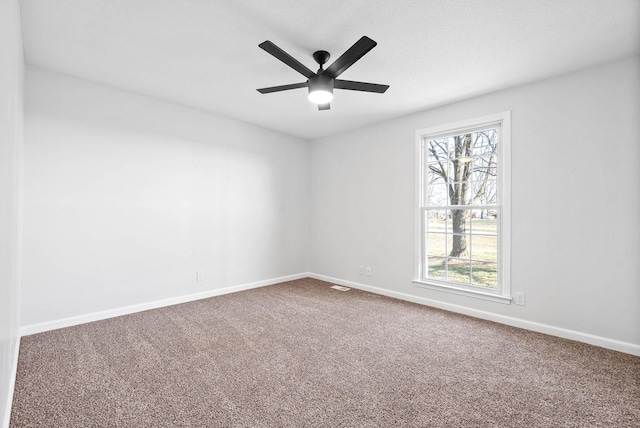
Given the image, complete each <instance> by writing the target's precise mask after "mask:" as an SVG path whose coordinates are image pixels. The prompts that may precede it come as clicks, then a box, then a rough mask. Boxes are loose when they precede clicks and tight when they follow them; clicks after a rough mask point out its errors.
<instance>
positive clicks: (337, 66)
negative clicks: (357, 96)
mask: <svg viewBox="0 0 640 428" xmlns="http://www.w3.org/2000/svg"><path fill="white" fill-rule="evenodd" d="M376 45H377V43H376V42H374V41H373V40H371V39H370V38H368V37H367V36H362V37H361V38H360V40H358V41H357V42H355V44H354V45H353V46H351V47H350V48H349V49H347V51H346V52H345V53H343V54H342V56H340V58H338V59H337V60H335V61H334V62H333V64H331V65H330V66H329V67H327V69H326V70H325V71H324V73H323V74H328V75H329V76H331V77H333V78H336V77H338V76H339V75H341V74H342V73H343V72H344V71H345V70H346V69H347V68H349V67H351V66H352V65H353V63H355V62H356V61H357V60H359V59H360V58H362V57H363V56H364V55H365V54H366V53H367V52H369V51H370V50H371V49H373V48H375V47H376Z"/></svg>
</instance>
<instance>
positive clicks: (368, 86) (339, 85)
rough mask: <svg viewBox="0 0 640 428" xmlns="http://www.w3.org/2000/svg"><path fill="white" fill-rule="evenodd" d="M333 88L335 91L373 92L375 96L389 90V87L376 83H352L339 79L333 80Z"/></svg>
mask: <svg viewBox="0 0 640 428" xmlns="http://www.w3.org/2000/svg"><path fill="white" fill-rule="evenodd" d="M333 87H334V88H336V89H348V90H351V91H363V92H375V93H377V94H384V92H385V91H386V90H387V89H389V85H379V84H377V83H366V82H354V81H352V80H340V79H336V80H334V82H333Z"/></svg>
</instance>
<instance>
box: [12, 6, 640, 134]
mask: <svg viewBox="0 0 640 428" xmlns="http://www.w3.org/2000/svg"><path fill="white" fill-rule="evenodd" d="M21 9H22V25H23V33H24V51H25V60H26V62H27V63H28V64H32V65H36V66H40V67H45V68H48V69H51V70H54V71H58V72H62V73H67V74H70V75H74V76H77V77H80V78H84V79H88V80H91V81H95V82H98V83H103V84H107V85H111V86H114V87H118V88H122V89H125V90H130V91H133V92H138V93H142V94H147V95H151V96H154V97H158V98H162V99H165V100H170V101H173V102H176V103H179V104H183V105H186V106H191V107H195V108H199V109H203V110H207V111H211V112H214V113H218V114H222V115H224V116H228V117H233V118H236V119H240V120H243V121H246V122H250V123H254V124H257V125H260V126H264V127H267V128H271V129H274V130H278V131H281V132H284V133H287V134H291V135H295V136H298V137H302V138H305V139H316V138H320V137H324V136H328V135H332V134H336V133H340V132H344V131H347V130H350V129H354V128H358V127H361V126H365V125H367V124H370V123H373V122H379V121H381V120H385V119H389V118H393V117H398V116H402V115H405V114H408V113H411V112H415V111H418V110H423V109H426V108H429V107H434V106H436V105H441V104H445V103H449V102H452V101H455V100H460V99H464V98H469V97H472V96H475V95H479V94H483V93H487V92H491V91H495V90H499V89H502V88H506V87H510V86H514V85H519V84H522V83H526V82H531V81H535V80H539V79H543V78H546V77H550V76H554V75H558V74H563V73H567V72H571V71H574V70H578V69H580V68H584V67H588V66H592V65H596V64H600V63H605V62H609V61H613V60H615V59H619V58H624V57H628V56H632V55H637V54H638V53H640V0H422V1H419V0H396V1H390V0H323V1H317V0H314V1H301V0H269V1H266V0H233V1H224V0H189V1H185V0H55V1H53V0H22V1H21ZM363 35H366V36H369V37H371V38H372V39H373V40H375V41H376V42H378V46H377V47H376V48H374V49H373V50H372V51H371V52H369V53H368V54H367V55H365V56H364V57H363V58H362V59H361V60H360V61H358V62H357V63H356V64H354V65H353V66H352V67H351V68H350V69H349V70H347V71H346V72H344V74H342V75H341V78H342V79H347V80H358V81H365V82H373V83H382V84H389V85H391V87H390V89H389V90H388V91H387V92H386V93H385V94H382V95H380V94H369V93H362V92H354V91H343V90H336V91H335V99H334V101H333V103H332V104H331V110H329V111H318V110H317V109H316V107H315V105H313V104H311V103H310V102H309V101H308V100H307V97H306V95H307V94H306V89H296V90H291V91H287V92H280V93H274V94H268V95H262V94H260V93H258V92H257V91H256V88H261V87H267V86H276V85H282V84H287V83H296V82H303V81H305V78H304V77H302V76H301V75H300V74H298V73H297V72H296V71H294V70H292V69H290V68H288V67H287V66H286V65H284V64H283V63H281V62H280V61H278V60H277V59H275V58H274V57H272V56H271V55H269V54H267V53H266V52H264V51H263V50H262V49H259V48H258V44H259V43H261V42H263V41H265V40H271V41H272V42H274V43H275V44H277V45H278V46H279V47H280V48H282V49H284V50H285V51H287V52H288V53H289V54H291V55H293V56H294V57H295V58H297V59H298V60H299V61H301V62H302V63H304V64H305V65H306V66H307V67H309V68H311V69H312V70H316V69H317V65H316V64H315V62H314V61H313V58H312V57H311V54H312V53H313V52H314V51H316V50H320V49H323V50H327V51H329V52H330V53H331V54H332V59H330V60H329V63H331V62H332V61H333V60H334V59H336V58H337V57H338V56H340V55H341V54H342V53H343V52H344V51H345V50H346V49H347V48H349V47H350V46H351V45H352V44H353V43H355V42H356V40H358V39H359V38H360V37H361V36H363Z"/></svg>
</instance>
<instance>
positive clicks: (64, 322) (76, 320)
mask: <svg viewBox="0 0 640 428" xmlns="http://www.w3.org/2000/svg"><path fill="white" fill-rule="evenodd" d="M308 276H309V275H308V274H307V273H306V272H303V273H298V274H294V275H288V276H281V277H279V278H272V279H266V280H263V281H257V282H251V283H248V284H241V285H234V286H230V287H225V288H217V289H213V290H208V291H203V292H201V293H194V294H187V295H184V296H178V297H171V298H168V299H162V300H156V301H153V302H147V303H141V304H138V305H131V306H125V307H122V308H116V309H109V310H106V311H100V312H94V313H90V314H85V315H78V316H75V317H69V318H62V319H59V320H54V321H47V322H43V323H38V324H31V325H26V326H22V327H20V336H28V335H30V334H36V333H42V332H45V331H49V330H56V329H59V328H64V327H71V326H74V325H78V324H84V323H88V322H93V321H99V320H103V319H107V318H113V317H118V316H121V315H128V314H133V313H136V312H142V311H147V310H149V309H157V308H162V307H165V306H171V305H177V304H180V303H186V302H192V301H194V300H200V299H206V298H208V297H214V296H220V295H223V294H230V293H236V292H238V291H244V290H250V289H252V288H259V287H264V286H267V285H273V284H278V283H281V282H287V281H293V280H296V279H301V278H306V277H308Z"/></svg>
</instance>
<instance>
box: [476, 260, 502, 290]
mask: <svg viewBox="0 0 640 428" xmlns="http://www.w3.org/2000/svg"><path fill="white" fill-rule="evenodd" d="M472 269H473V274H472V277H473V285H478V286H481V287H487V288H497V287H498V265H497V264H496V263H484V262H474V263H473V266H472Z"/></svg>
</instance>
